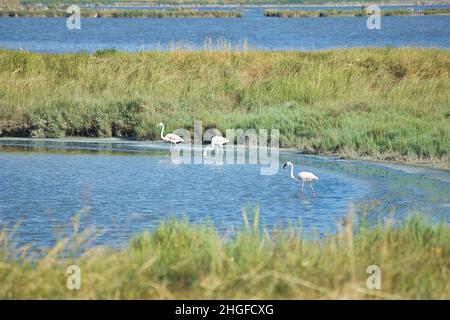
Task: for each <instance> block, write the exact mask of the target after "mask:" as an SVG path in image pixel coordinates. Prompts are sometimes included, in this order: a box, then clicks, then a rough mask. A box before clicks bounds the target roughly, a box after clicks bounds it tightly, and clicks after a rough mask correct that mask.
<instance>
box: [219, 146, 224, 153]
mask: <svg viewBox="0 0 450 320" xmlns="http://www.w3.org/2000/svg"><path fill="white" fill-rule="evenodd" d="M219 148H220V152H221V153H223V145H221V144H220V145H219Z"/></svg>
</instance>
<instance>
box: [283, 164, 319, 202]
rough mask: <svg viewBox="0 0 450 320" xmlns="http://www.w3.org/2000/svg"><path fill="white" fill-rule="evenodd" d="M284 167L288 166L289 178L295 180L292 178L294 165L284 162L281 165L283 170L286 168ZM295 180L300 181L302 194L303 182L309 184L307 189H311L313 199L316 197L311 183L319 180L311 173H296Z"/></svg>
mask: <svg viewBox="0 0 450 320" xmlns="http://www.w3.org/2000/svg"><path fill="white" fill-rule="evenodd" d="M286 166H290V167H291V178H292V179H294V180H296V178H295V177H294V165H293V164H292V162H289V161H288V162H286V163H285V164H284V165H283V169H285V168H286ZM297 179H300V180H301V181H302V193H303V186H304V185H305V181H306V182H309V187H310V188H311V191H312V194H313V196H314V197H315V196H316V192H315V191H314V188H313V186H312V182H313V181H316V180H319V178H317V177H316V176H315V175H314V174H313V173H311V172H307V171H300V172H298V173H297Z"/></svg>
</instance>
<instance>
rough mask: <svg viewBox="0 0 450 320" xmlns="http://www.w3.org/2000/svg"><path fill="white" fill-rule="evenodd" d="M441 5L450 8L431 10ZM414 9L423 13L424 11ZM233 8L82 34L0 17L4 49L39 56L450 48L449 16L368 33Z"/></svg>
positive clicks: (91, 23)
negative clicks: (213, 48)
mask: <svg viewBox="0 0 450 320" xmlns="http://www.w3.org/2000/svg"><path fill="white" fill-rule="evenodd" d="M438 7H446V6H432V7H430V8H438ZM447 7H448V6H447ZM403 8H409V7H403ZM411 8H414V9H415V10H420V9H424V8H425V7H411ZM200 9H201V8H200ZM290 9H295V8H290ZM301 9H302V10H304V9H305V8H301ZM306 9H312V8H306ZM316 9H317V8H316ZM324 9H326V8H324ZM339 9H358V8H357V7H353V8H352V7H344V8H339ZM382 9H383V8H382ZM208 10H217V8H208ZM222 10H223V9H222ZM231 10H240V11H243V13H244V18H241V19H95V18H91V19H89V18H84V19H82V21H81V27H82V29H81V30H68V29H67V27H66V19H64V18H9V17H3V18H0V47H2V48H9V49H26V50H32V51H40V52H78V51H88V52H92V51H95V50H100V49H105V48H116V49H118V50H126V51H136V50H150V49H161V50H164V49H167V48H168V47H169V46H170V43H174V42H175V43H182V44H183V45H185V46H188V47H190V48H202V47H203V44H204V41H205V39H211V40H212V42H213V44H214V43H215V42H217V41H219V42H222V41H228V42H230V43H231V44H233V45H236V46H239V45H242V43H243V41H244V40H246V41H248V43H249V44H250V46H252V47H256V48H259V49H266V50H285V49H295V50H316V49H329V48H344V47H387V46H388V47H389V46H392V47H401V46H416V47H437V48H447V49H448V48H449V47H450V16H416V17H414V16H410V17H408V16H402V17H382V20H381V30H368V29H367V27H366V20H367V19H366V18H364V17H328V18H299V19H295V18H291V19H277V18H266V17H264V16H263V11H264V8H236V9H235V8H232V9H231Z"/></svg>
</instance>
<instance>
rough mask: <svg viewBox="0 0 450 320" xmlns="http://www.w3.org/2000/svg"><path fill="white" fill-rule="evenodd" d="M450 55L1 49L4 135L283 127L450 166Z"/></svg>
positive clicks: (298, 139)
mask: <svg viewBox="0 0 450 320" xmlns="http://www.w3.org/2000/svg"><path fill="white" fill-rule="evenodd" d="M449 70H450V54H449V52H448V51H446V50H436V49H412V48H410V49H407V48H404V49H390V48H388V49H346V50H330V51H320V52H289V51H287V52H264V51H254V50H248V48H245V47H244V50H241V51H236V50H233V49H232V48H231V47H230V46H229V47H228V49H227V50H219V51H217V50H215V49H211V48H208V49H205V50H201V51H189V50H184V49H180V48H177V47H176V46H175V47H174V49H173V50H171V51H168V52H160V51H154V52H135V53H124V52H117V51H116V50H114V49H111V50H104V51H99V52H95V53H93V54H88V53H79V54H38V53H30V52H25V51H8V50H1V51H0V135H1V136H30V137H64V136H93V137H110V136H114V137H134V138H137V139H152V140H158V139H159V132H158V130H157V128H156V124H157V123H159V122H161V121H162V122H164V123H165V124H166V128H167V130H168V131H171V130H175V129H176V128H186V129H188V130H191V131H192V129H193V125H194V120H200V121H202V122H203V127H204V129H208V128H217V129H219V130H221V131H222V132H224V133H225V131H226V129H227V128H242V129H256V130H258V129H260V128H265V129H271V128H277V129H279V130H280V135H281V137H280V140H281V146H282V147H293V148H297V149H298V150H299V151H303V152H307V153H320V154H339V155H343V156H358V157H369V158H375V159H388V160H404V161H426V162H435V163H439V164H441V165H442V166H447V167H448V164H449V163H450V158H449V154H450V130H449V127H450V79H449Z"/></svg>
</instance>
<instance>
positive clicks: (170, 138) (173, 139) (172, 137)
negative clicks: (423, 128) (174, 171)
mask: <svg viewBox="0 0 450 320" xmlns="http://www.w3.org/2000/svg"><path fill="white" fill-rule="evenodd" d="M156 126H157V127H158V128H161V139H163V140H164V141H167V142H170V150H172V145H175V147H176V148H177V151H180V150H179V149H178V145H177V143H180V142H183V141H184V140H183V138H181V137H180V136H178V135H176V134H175V133H168V134H166V135H164V123H162V122H160V123H158V124H157V125H156Z"/></svg>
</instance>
